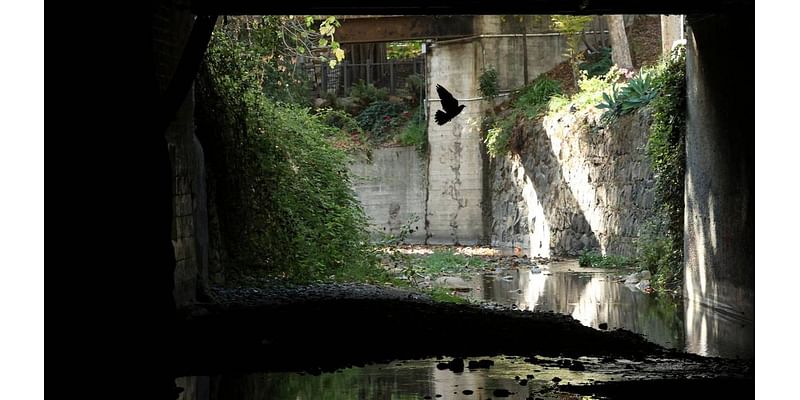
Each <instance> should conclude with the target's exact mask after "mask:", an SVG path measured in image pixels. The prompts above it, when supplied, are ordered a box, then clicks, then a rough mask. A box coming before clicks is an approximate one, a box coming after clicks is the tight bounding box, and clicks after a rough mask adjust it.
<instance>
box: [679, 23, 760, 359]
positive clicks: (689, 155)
mask: <svg viewBox="0 0 800 400" xmlns="http://www.w3.org/2000/svg"><path fill="white" fill-rule="evenodd" d="M687 22H688V25H689V31H688V37H687V57H686V69H687V70H686V76H687V95H688V102H687V108H688V109H687V132H686V181H685V204H686V209H685V213H684V217H685V220H684V265H685V269H684V279H685V284H684V295H685V302H684V303H685V304H684V306H685V308H686V316H687V321H686V324H687V326H686V329H687V338H695V339H694V345H695V346H697V347H698V348H702V347H704V346H706V345H707V344H708V343H709V341H708V340H707V339H708V338H707V335H710V334H714V333H715V334H714V336H713V337H717V338H722V339H723V340H722V341H721V342H720V343H717V344H715V346H720V347H722V348H720V349H713V348H712V349H708V351H709V352H710V353H719V352H722V353H723V354H724V353H725V349H724V347H725V346H727V345H728V344H726V343H725V340H726V339H725V338H727V340H731V341H738V342H742V341H744V342H749V343H750V346H752V343H753V333H754V318H755V289H754V275H755V251H754V241H755V213H754V205H755V204H754V198H755V193H754V175H753V174H754V147H753V146H754V121H755V119H754V111H753V101H754V100H753V99H754V98H753V87H754V75H753V70H752V64H749V62H750V61H747V60H752V55H753V48H752V47H748V46H742V44H741V43H740V42H738V41H737V40H733V39H732V38H734V37H753V35H754V26H753V22H752V16H735V15H728V16H706V17H702V18H693V17H691V16H690V17H688V18H687ZM748 55H750V56H748ZM745 61H747V62H745ZM725 332H728V333H730V334H724V333H725ZM720 333H723V334H720ZM729 344H730V346H731V347H736V346H741V343H733V342H732V343H729ZM690 345H692V343H690Z"/></svg>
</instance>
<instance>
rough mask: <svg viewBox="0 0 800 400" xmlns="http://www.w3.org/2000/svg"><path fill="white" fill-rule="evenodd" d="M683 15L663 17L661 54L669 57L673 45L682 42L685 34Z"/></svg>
mask: <svg viewBox="0 0 800 400" xmlns="http://www.w3.org/2000/svg"><path fill="white" fill-rule="evenodd" d="M682 18H683V16H682V15H662V16H661V54H662V55H668V54H669V52H670V51H671V50H672V44H673V43H675V41H676V40H680V39H681V36H682V33H683V22H682V21H681V19H682Z"/></svg>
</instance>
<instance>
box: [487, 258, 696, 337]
mask: <svg viewBox="0 0 800 400" xmlns="http://www.w3.org/2000/svg"><path fill="white" fill-rule="evenodd" d="M570 269H572V270H573V272H570V271H569V270H570ZM550 270H551V271H554V272H552V273H551V274H547V272H548V270H545V272H544V273H533V272H531V270H529V269H523V268H521V269H512V270H507V271H500V272H499V273H492V274H484V275H483V276H482V277H481V283H482V286H481V290H479V291H473V294H472V296H479V297H480V298H481V299H482V300H489V301H494V302H496V303H499V304H504V305H508V306H512V305H516V306H517V307H519V308H520V309H522V310H530V311H553V312H558V313H562V314H568V315H571V316H572V317H573V318H575V319H577V320H578V321H580V322H581V323H582V324H583V325H586V326H590V327H594V328H597V327H598V326H599V325H600V324H601V323H607V324H608V328H609V329H614V328H624V329H627V330H630V331H633V332H637V333H641V334H643V335H645V336H646V337H647V338H648V339H649V340H650V341H653V342H655V343H658V344H660V345H662V346H665V347H671V348H678V349H683V348H685V337H684V325H683V308H682V307H680V306H679V305H678V304H675V303H673V302H670V301H667V300H663V299H659V298H657V297H656V296H653V295H648V294H645V293H643V292H641V291H639V290H638V289H636V288H634V287H631V286H626V285H623V284H621V283H618V282H616V281H615V279H614V278H615V277H614V276H613V275H610V274H607V273H603V272H591V273H585V272H580V273H579V272H575V271H577V270H578V266H577V263H563V264H554V265H552V266H551V268H550Z"/></svg>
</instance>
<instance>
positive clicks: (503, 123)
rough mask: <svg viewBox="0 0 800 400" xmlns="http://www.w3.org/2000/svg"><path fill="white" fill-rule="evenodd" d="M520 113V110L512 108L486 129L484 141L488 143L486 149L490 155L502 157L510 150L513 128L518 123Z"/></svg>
mask: <svg viewBox="0 0 800 400" xmlns="http://www.w3.org/2000/svg"><path fill="white" fill-rule="evenodd" d="M519 115H520V113H519V111H518V110H512V111H511V112H510V113H509V114H508V115H506V116H504V117H503V118H498V119H497V120H495V121H493V122H492V123H491V128H489V129H488V130H486V138H485V139H484V140H483V142H484V143H485V144H486V150H487V151H488V153H489V155H490V156H492V157H500V156H502V155H504V154H507V153H508V152H509V150H510V148H511V147H510V140H511V134H512V129H513V128H514V125H516V123H517V119H518V117H519Z"/></svg>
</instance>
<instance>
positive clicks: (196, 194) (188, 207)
mask: <svg viewBox="0 0 800 400" xmlns="http://www.w3.org/2000/svg"><path fill="white" fill-rule="evenodd" d="M188 8H189V2H188V1H186V0H164V1H159V2H158V4H157V9H156V13H155V16H154V21H153V27H154V28H153V37H154V47H155V48H154V54H155V58H156V68H157V76H158V84H159V89H160V91H161V93H164V92H165V91H166V89H167V87H168V86H169V82H170V80H171V79H172V76H173V74H174V72H175V69H176V68H177V66H178V63H179V61H180V57H181V55H182V54H183V49H184V46H185V45H186V42H187V40H188V38H189V34H190V33H191V30H192V25H193V18H194V17H193V16H192V14H191V13H190V12H189V9H188ZM166 137H167V142H168V146H169V151H170V157H171V161H172V169H173V173H174V177H175V181H174V187H173V195H174V216H175V220H174V223H173V245H174V247H175V258H176V265H175V291H174V296H175V303H176V305H177V306H178V307H181V306H185V305H187V304H190V303H192V302H194V301H195V299H196V296H197V292H198V290H200V291H201V292H202V290H203V289H204V288H205V287H206V285H207V280H208V278H207V277H208V273H207V265H208V264H207V262H208V261H207V259H208V256H207V253H208V250H207V243H208V228H207V224H208V222H207V217H206V211H205V204H206V193H205V184H204V180H205V178H204V175H203V171H204V169H205V168H204V162H203V153H202V148H201V147H200V146H199V143H197V139H196V137H195V136H194V91H193V90H190V92H189V94H188V95H187V96H186V100H185V101H184V103H183V104H182V105H181V107H180V109H179V110H178V113H177V115H176V116H175V118H174V119H173V121H172V123H171V124H170V126H169V128H168V129H167V132H166Z"/></svg>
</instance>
